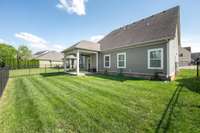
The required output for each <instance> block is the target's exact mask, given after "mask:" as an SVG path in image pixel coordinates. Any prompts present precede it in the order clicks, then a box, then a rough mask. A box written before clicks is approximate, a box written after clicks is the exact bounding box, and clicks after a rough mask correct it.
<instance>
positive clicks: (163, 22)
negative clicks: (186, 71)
mask: <svg viewBox="0 0 200 133" xmlns="http://www.w3.org/2000/svg"><path fill="white" fill-rule="evenodd" d="M179 47H180V9H179V7H178V6H177V7H174V8H171V9H169V10H166V11H163V12H161V13H158V14H155V15H152V16H150V17H147V18H145V19H142V20H140V21H137V22H134V23H132V24H128V25H125V26H123V27H121V28H118V29H116V30H114V31H112V32H111V33H109V34H108V35H106V36H105V37H104V38H103V39H102V40H100V41H99V42H98V43H94V42H90V41H80V42H78V43H76V44H75V45H73V46H71V47H69V48H67V49H65V50H64V51H63V53H64V63H65V64H66V62H69V60H71V59H69V58H68V59H67V57H68V56H69V55H73V57H76V58H74V59H73V60H74V61H75V62H76V63H75V64H76V66H75V72H76V74H77V75H79V74H80V73H81V72H82V71H93V72H98V73H108V74H117V73H123V74H124V75H129V76H137V77H138V76H139V77H147V78H150V77H152V76H154V75H157V74H158V73H159V75H160V76H162V77H163V78H165V79H174V77H175V74H176V72H177V71H178V70H179V53H178V52H179V50H178V48H179ZM64 66H65V71H67V69H66V65H64Z"/></svg>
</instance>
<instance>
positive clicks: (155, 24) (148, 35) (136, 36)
mask: <svg viewBox="0 0 200 133" xmlns="http://www.w3.org/2000/svg"><path fill="white" fill-rule="evenodd" d="M178 23H179V7H178V6H177V7H174V8H171V9H169V10H166V11H163V12H161V13H158V14H156V15H153V16H151V17H148V18H146V19H142V20H140V21H138V22H135V23H132V24H129V25H126V26H124V27H122V28H119V29H116V30H114V31H113V32H111V33H110V34H108V35H107V36H105V37H104V38H103V39H102V40H100V41H99V43H100V49H101V50H109V49H115V48H119V47H126V46H130V45H133V44H138V43H142V42H148V41H153V40H158V39H164V38H165V39H171V38H174V37H175V34H176V26H177V24H178Z"/></svg>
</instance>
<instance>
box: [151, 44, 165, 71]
mask: <svg viewBox="0 0 200 133" xmlns="http://www.w3.org/2000/svg"><path fill="white" fill-rule="evenodd" d="M148 69H163V48H156V49H149V50H148Z"/></svg>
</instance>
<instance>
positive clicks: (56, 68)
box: [9, 64, 64, 78]
mask: <svg viewBox="0 0 200 133" xmlns="http://www.w3.org/2000/svg"><path fill="white" fill-rule="evenodd" d="M57 72H64V68H63V65H61V64H51V65H49V64H43V65H42V67H39V68H34V67H32V66H31V65H30V66H27V67H26V68H21V69H10V74H9V77H10V78H15V77H20V76H31V75H39V74H44V73H57Z"/></svg>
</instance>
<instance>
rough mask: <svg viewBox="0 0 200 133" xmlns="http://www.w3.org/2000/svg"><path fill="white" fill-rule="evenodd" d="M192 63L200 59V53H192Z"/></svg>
mask: <svg viewBox="0 0 200 133" xmlns="http://www.w3.org/2000/svg"><path fill="white" fill-rule="evenodd" d="M191 56H192V62H193V63H194V62H195V61H196V60H197V59H198V58H200V52H197V53H192V55H191Z"/></svg>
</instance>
